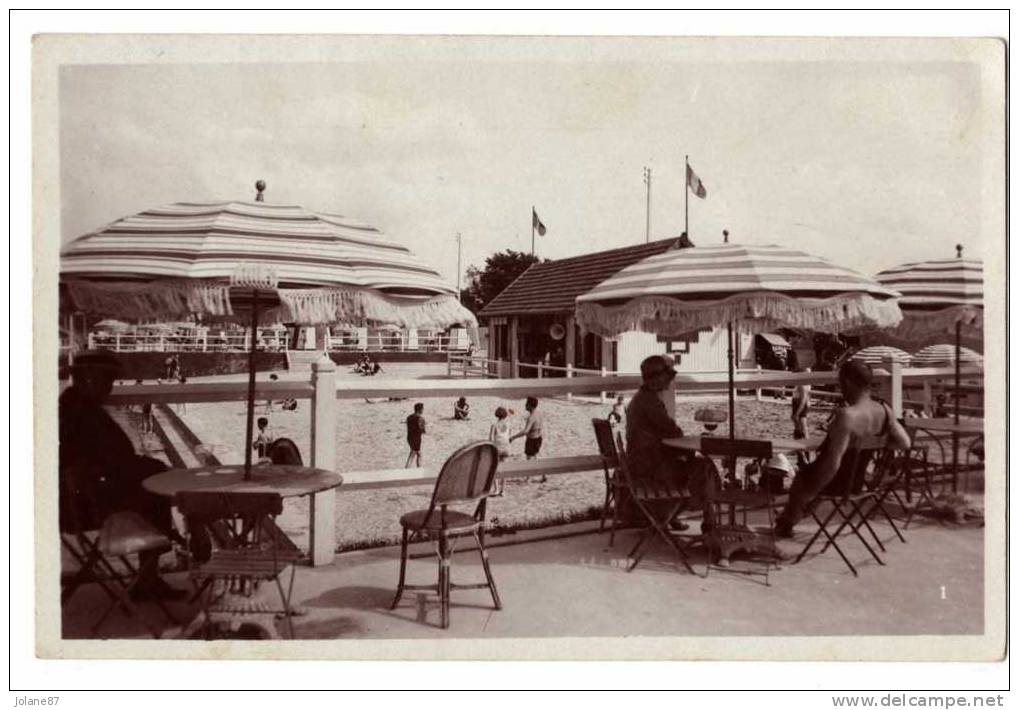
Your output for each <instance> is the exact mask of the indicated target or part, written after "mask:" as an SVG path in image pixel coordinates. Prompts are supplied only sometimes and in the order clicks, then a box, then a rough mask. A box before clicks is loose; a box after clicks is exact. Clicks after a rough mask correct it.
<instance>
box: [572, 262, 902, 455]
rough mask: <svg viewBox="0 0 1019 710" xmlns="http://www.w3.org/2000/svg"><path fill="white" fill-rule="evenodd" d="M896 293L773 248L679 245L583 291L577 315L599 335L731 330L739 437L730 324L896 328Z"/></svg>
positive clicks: (756, 328) (745, 327)
mask: <svg viewBox="0 0 1019 710" xmlns="http://www.w3.org/2000/svg"><path fill="white" fill-rule="evenodd" d="M897 296H898V294H897V293H896V292H895V291H893V290H891V289H889V288H886V287H884V286H882V285H880V284H878V283H877V282H875V281H874V280H872V279H870V278H868V277H866V276H863V275H862V274H859V273H857V272H855V271H853V270H851V269H847V268H844V267H842V266H838V265H836V264H833V263H831V262H830V261H827V260H826V259H822V258H820V257H816V256H812V255H810V254H806V253H804V252H802V251H798V250H796V249H789V248H786V247H782V246H777V245H767V246H751V245H737V244H723V245H720V246H708V247H692V248H686V249H673V250H669V251H666V252H663V253H661V254H658V255H655V256H650V257H648V258H646V259H644V260H642V261H639V262H637V263H636V264H633V265H631V266H628V267H626V268H625V269H622V270H621V271H619V272H617V273H616V274H615V275H613V276H611V277H609V278H608V279H606V280H604V281H602V282H601V283H599V284H598V285H597V286H595V287H594V288H593V289H591V290H590V291H589V292H587V293H585V294H583V295H581V296H579V297H578V298H577V322H578V323H579V324H580V326H581V327H582V328H584V329H586V330H589V331H592V332H594V333H597V334H599V335H602V336H608V337H612V336H616V335H619V334H620V333H623V332H626V331H629V330H642V331H645V332H651V333H657V334H660V335H667V334H671V333H687V332H690V331H693V330H698V329H701V328H710V327H715V326H719V325H723V324H724V325H727V326H728V327H729V330H730V333H729V435H730V437H733V436H735V413H734V405H735V402H734V399H735V384H734V361H733V348H732V331H733V330H739V331H742V332H749V333H760V332H768V331H773V330H775V329H776V328H782V327H785V328H796V329H800V330H813V331H824V332H849V331H854V330H860V329H865V328H868V327H891V326H894V325H896V324H898V323H899V321H900V320H901V317H902V316H901V314H900V312H899V307H898V305H897V304H896V302H895V299H896V297H897Z"/></svg>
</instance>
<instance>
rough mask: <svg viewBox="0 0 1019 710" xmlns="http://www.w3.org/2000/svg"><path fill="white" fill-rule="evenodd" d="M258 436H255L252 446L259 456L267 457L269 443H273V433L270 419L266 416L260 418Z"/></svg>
mask: <svg viewBox="0 0 1019 710" xmlns="http://www.w3.org/2000/svg"><path fill="white" fill-rule="evenodd" d="M257 424H258V436H257V437H255V441H254V442H253V443H252V444H251V448H253V449H254V450H255V451H257V452H258V458H260V459H261V458H265V456H266V452H267V451H268V450H269V444H271V443H272V435H271V434H270V433H269V420H268V419H266V418H265V417H259V418H258V422H257Z"/></svg>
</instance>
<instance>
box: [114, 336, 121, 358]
mask: <svg viewBox="0 0 1019 710" xmlns="http://www.w3.org/2000/svg"><path fill="white" fill-rule="evenodd" d="M113 350H114V352H118V353H119V352H120V333H114V335H113Z"/></svg>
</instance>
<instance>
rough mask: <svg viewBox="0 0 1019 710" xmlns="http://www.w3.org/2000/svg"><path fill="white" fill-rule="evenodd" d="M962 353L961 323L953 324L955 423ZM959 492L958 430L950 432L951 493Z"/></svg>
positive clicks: (956, 421) (957, 417)
mask: <svg viewBox="0 0 1019 710" xmlns="http://www.w3.org/2000/svg"><path fill="white" fill-rule="evenodd" d="M961 355H962V323H959V322H958V321H957V322H956V324H955V406H954V409H955V423H956V424H958V423H959V385H960V380H961V377H960V373H959V368H960V362H959V360H960V358H961ZM958 492H959V432H957V431H956V432H952V493H958Z"/></svg>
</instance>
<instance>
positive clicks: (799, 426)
mask: <svg viewBox="0 0 1019 710" xmlns="http://www.w3.org/2000/svg"><path fill="white" fill-rule="evenodd" d="M802 372H810V368H809V367H805V368H803V369H802ZM809 411H810V385H808V384H801V385H796V388H795V389H794V390H793V409H792V419H793V438H794V439H806V438H807V413H808V412H809Z"/></svg>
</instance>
